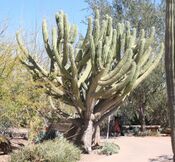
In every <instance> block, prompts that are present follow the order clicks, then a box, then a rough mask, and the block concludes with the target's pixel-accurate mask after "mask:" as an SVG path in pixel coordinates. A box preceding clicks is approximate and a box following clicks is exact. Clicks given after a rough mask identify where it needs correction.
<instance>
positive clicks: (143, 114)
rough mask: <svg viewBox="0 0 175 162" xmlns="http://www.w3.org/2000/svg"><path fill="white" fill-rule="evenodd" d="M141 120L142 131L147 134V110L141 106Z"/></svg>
mask: <svg viewBox="0 0 175 162" xmlns="http://www.w3.org/2000/svg"><path fill="white" fill-rule="evenodd" d="M139 118H140V119H139V120H140V125H141V131H142V132H145V131H146V127H145V125H146V124H145V110H144V106H143V105H142V106H140V108H139Z"/></svg>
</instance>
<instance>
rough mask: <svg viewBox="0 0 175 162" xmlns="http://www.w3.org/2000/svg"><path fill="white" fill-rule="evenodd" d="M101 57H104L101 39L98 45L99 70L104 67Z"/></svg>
mask: <svg viewBox="0 0 175 162" xmlns="http://www.w3.org/2000/svg"><path fill="white" fill-rule="evenodd" d="M101 57H102V41H99V42H98V45H97V67H98V68H99V70H101V69H102V68H103V64H102V58H101Z"/></svg>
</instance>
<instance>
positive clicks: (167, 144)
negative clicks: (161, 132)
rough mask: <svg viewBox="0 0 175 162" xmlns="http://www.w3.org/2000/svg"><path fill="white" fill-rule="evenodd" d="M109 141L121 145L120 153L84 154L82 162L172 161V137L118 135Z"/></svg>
mask: <svg viewBox="0 0 175 162" xmlns="http://www.w3.org/2000/svg"><path fill="white" fill-rule="evenodd" d="M109 141H110V142H115V143H117V144H118V145H119V146H120V151H119V153H118V154H115V155H112V156H104V155H103V156H102V155H97V154H91V155H82V157H81V160H80V162H108V161H109V162H172V150H171V140H170V137H118V138H116V139H110V140H109ZM109 141H108V142H109Z"/></svg>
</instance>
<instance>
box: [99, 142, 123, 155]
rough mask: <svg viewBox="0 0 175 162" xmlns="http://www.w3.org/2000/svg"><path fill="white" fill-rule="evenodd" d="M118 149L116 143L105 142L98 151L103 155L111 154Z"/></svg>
mask: <svg viewBox="0 0 175 162" xmlns="http://www.w3.org/2000/svg"><path fill="white" fill-rule="evenodd" d="M119 150H120V147H119V146H118V145H117V144H115V143H109V142H106V143H105V144H104V146H103V147H102V149H101V150H100V151H99V153H100V154H104V155H112V154H116V153H118V151H119Z"/></svg>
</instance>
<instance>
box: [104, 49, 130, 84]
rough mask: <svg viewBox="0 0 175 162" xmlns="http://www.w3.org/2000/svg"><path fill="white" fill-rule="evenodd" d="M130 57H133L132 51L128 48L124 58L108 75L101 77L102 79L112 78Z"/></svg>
mask: <svg viewBox="0 0 175 162" xmlns="http://www.w3.org/2000/svg"><path fill="white" fill-rule="evenodd" d="M129 58H132V56H131V53H130V52H129V50H128V51H126V53H125V55H124V56H123V58H122V59H121V60H120V61H119V63H118V64H117V65H116V67H115V68H114V69H113V70H112V71H111V72H109V74H108V75H106V76H103V77H102V79H101V81H106V80H109V79H111V77H113V76H115V75H116V74H117V73H118V72H119V71H120V69H121V68H122V66H123V65H125V64H126V63H127V61H128V59H129Z"/></svg>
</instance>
